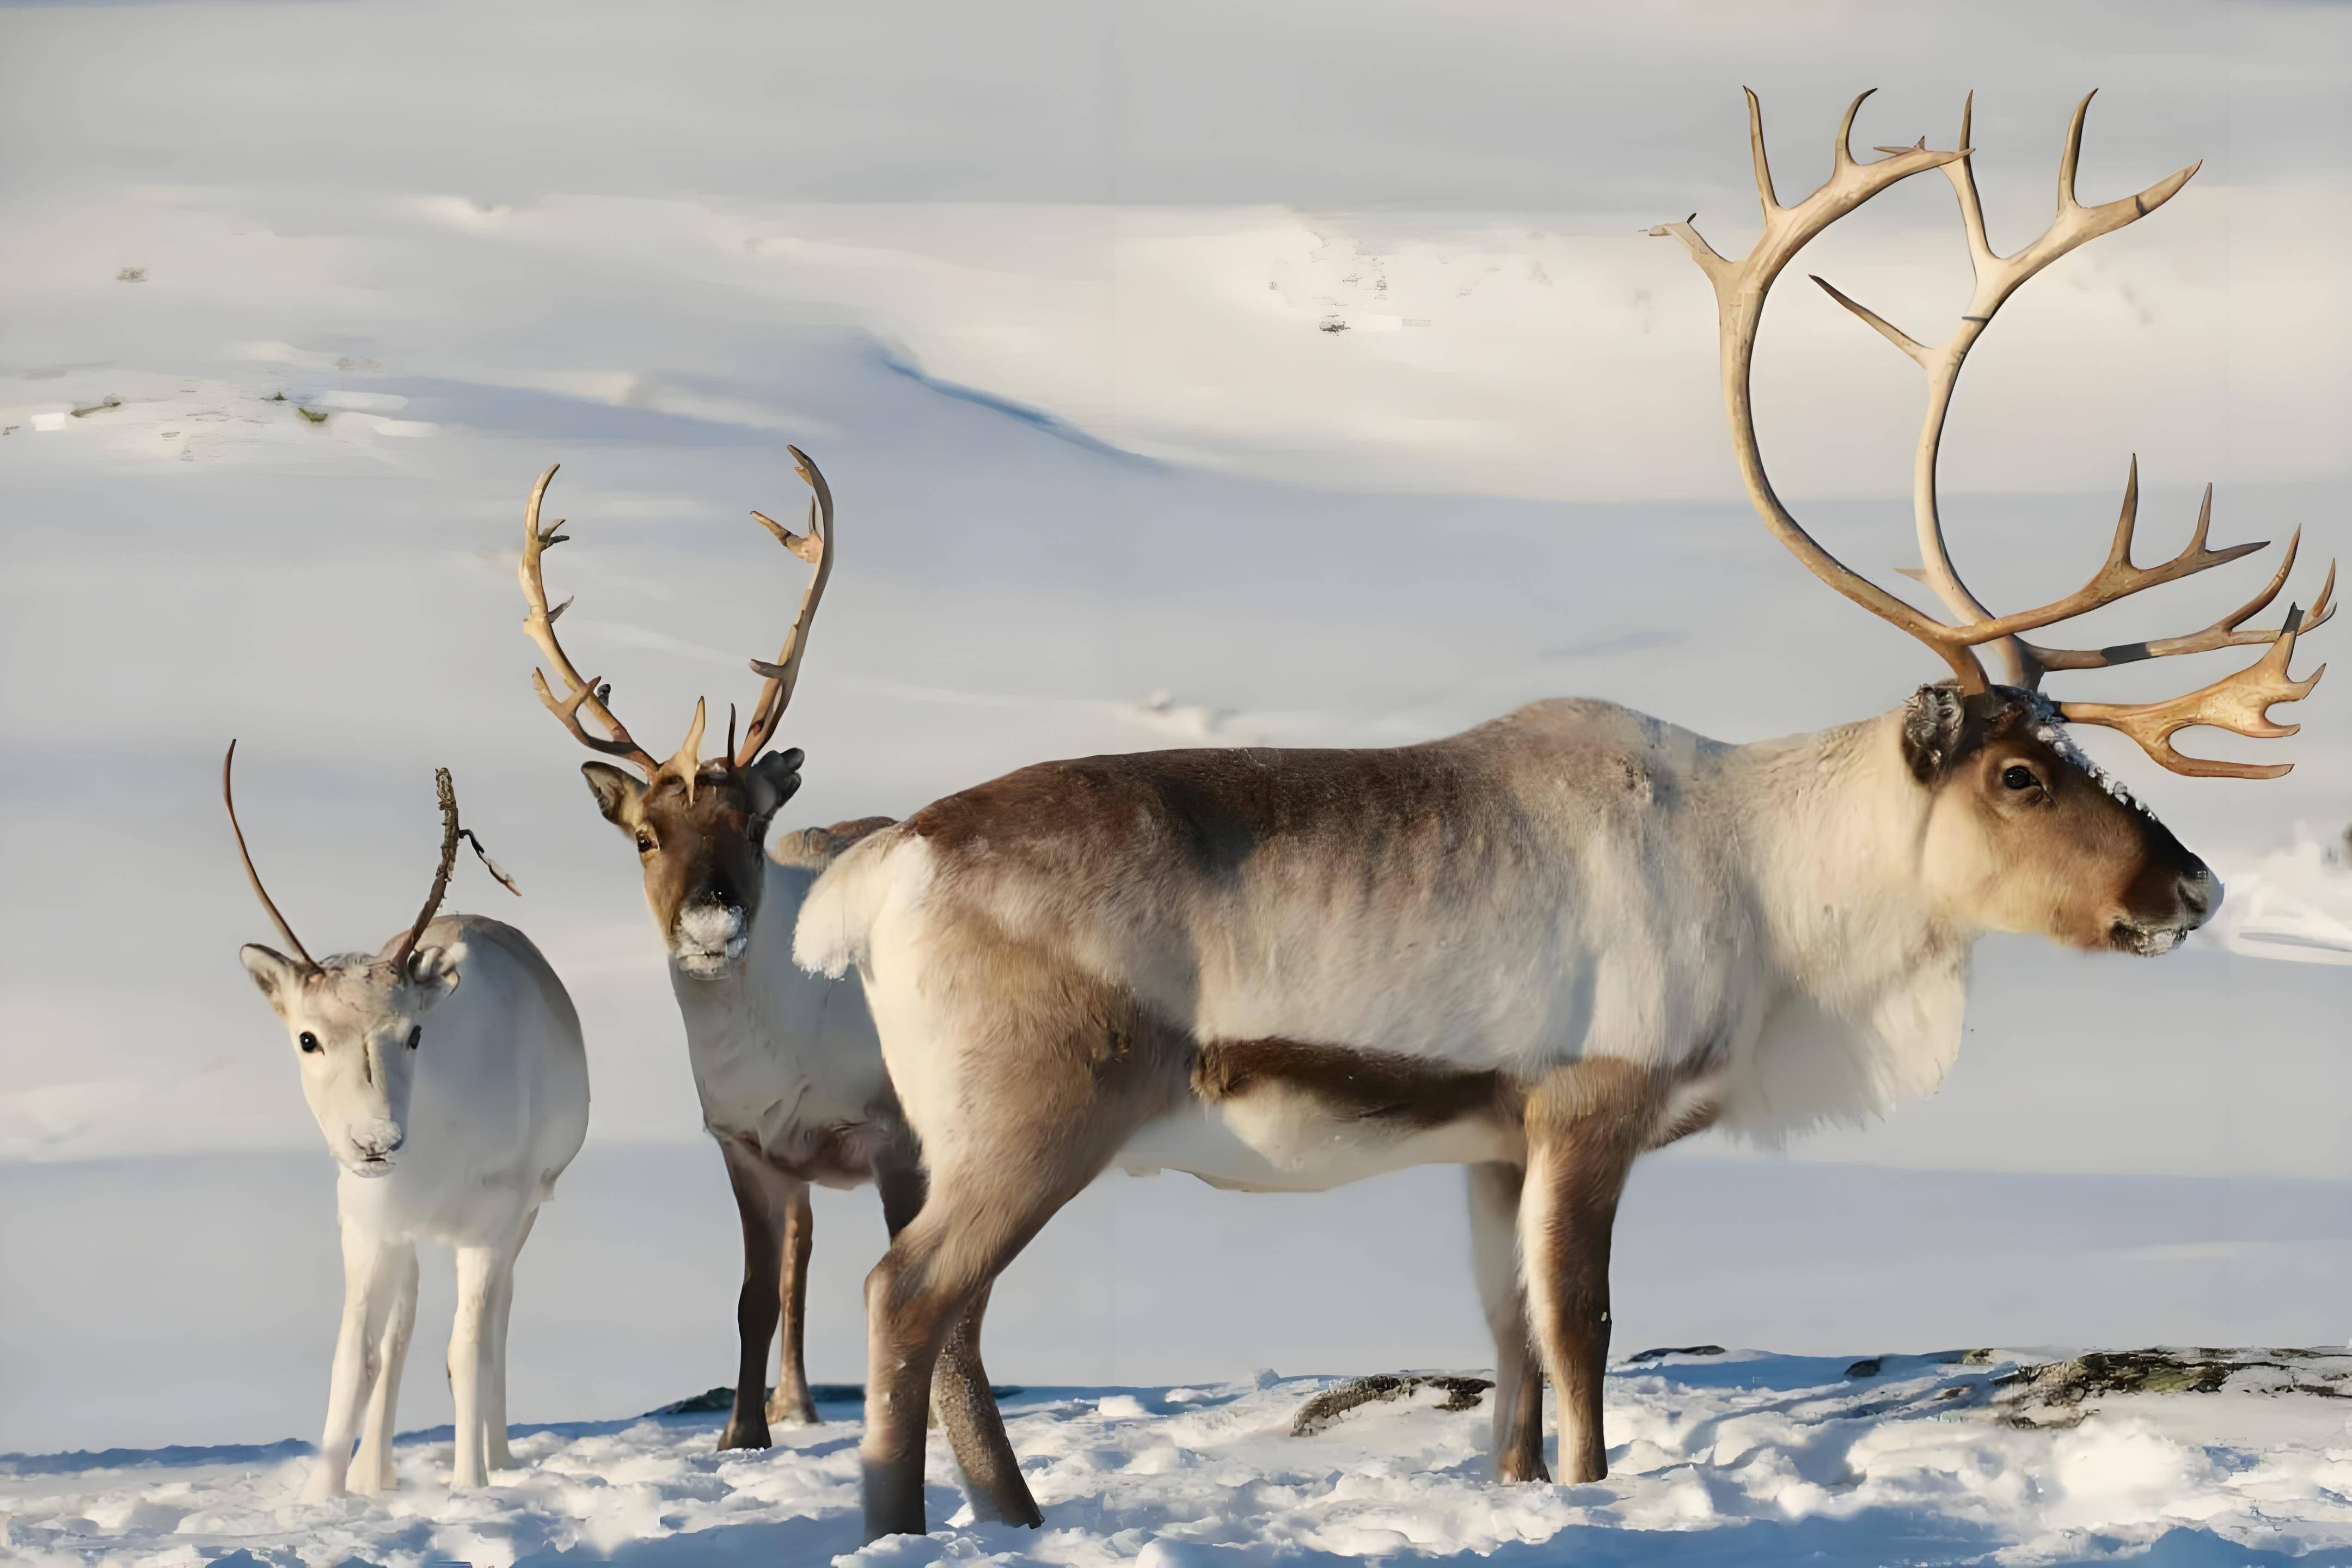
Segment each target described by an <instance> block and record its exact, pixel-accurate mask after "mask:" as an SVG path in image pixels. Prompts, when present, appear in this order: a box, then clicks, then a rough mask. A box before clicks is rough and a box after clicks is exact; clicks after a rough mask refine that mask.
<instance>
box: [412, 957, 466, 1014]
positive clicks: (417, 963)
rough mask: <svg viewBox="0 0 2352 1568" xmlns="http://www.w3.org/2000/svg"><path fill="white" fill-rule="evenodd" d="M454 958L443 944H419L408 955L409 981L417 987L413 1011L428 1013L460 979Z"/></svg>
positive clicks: (455, 987) (453, 989)
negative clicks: (426, 945)
mask: <svg viewBox="0 0 2352 1568" xmlns="http://www.w3.org/2000/svg"><path fill="white" fill-rule="evenodd" d="M460 978H461V977H460V975H459V974H458V973H457V956H456V955H455V954H454V953H452V952H450V951H449V950H448V949H447V948H446V947H420V948H418V949H417V950H416V951H415V952H412V953H410V954H409V955H408V983H409V984H411V985H413V986H415V988H416V1010H417V1011H418V1012H419V1013H429V1012H431V1011H432V1010H433V1008H434V1006H435V1005H436V1004H437V1003H439V1002H440V1001H441V1000H442V999H443V998H444V997H446V996H447V995H448V994H449V993H451V992H452V991H455V990H456V989H457V982H458V980H459V979H460Z"/></svg>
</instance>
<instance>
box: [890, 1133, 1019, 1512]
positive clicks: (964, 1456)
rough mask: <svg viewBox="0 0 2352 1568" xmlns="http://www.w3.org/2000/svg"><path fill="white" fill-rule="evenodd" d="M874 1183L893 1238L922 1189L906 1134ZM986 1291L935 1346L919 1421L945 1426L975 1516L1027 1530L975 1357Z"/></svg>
mask: <svg viewBox="0 0 2352 1568" xmlns="http://www.w3.org/2000/svg"><path fill="white" fill-rule="evenodd" d="M874 1181H875V1185H876V1186H877V1188H878V1189H879V1190H880V1192H881V1194H882V1219H883V1223H884V1224H885V1225H887V1226H889V1228H890V1235H891V1237H893V1238H894V1239H895V1238H896V1237H897V1236H898V1233H899V1232H900V1231H902V1230H904V1229H906V1228H907V1225H908V1222H909V1221H910V1220H912V1219H913V1218H914V1217H915V1215H918V1214H919V1213H920V1212H921V1211H922V1207H923V1196H924V1193H925V1191H926V1182H925V1178H924V1175H923V1167H922V1161H921V1152H920V1151H919V1150H918V1149H917V1148H916V1146H915V1142H914V1140H913V1138H912V1137H911V1136H910V1137H907V1138H903V1139H900V1140H898V1142H897V1143H896V1144H895V1146H894V1147H892V1148H891V1149H889V1150H888V1151H887V1152H885V1153H884V1155H883V1156H882V1157H881V1158H880V1159H879V1160H877V1162H876V1163H875V1173H874ZM988 1294H989V1293H988V1290H987V1289H982V1290H981V1292H980V1294H979V1295H978V1297H977V1298H975V1300H973V1302H972V1305H971V1307H970V1308H969V1309H968V1310H966V1311H965V1313H964V1315H963V1317H962V1318H961V1320H960V1321H958V1322H957V1324H956V1326H955V1328H954V1329H953V1330H952V1331H950V1333H949V1335H948V1339H947V1343H946V1344H945V1345H944V1346H942V1347H941V1348H940V1359H939V1363H938V1365H937V1366H936V1367H935V1368H934V1369H933V1372H934V1381H933V1383H932V1384H931V1398H930V1405H929V1411H928V1412H927V1417H926V1418H927V1424H928V1425H933V1426H944V1427H946V1428H947V1434H948V1447H950V1449H951V1450H953V1452H954V1454H955V1458H956V1468H958V1469H959V1470H961V1471H962V1472H963V1478H964V1489H965V1490H966V1491H968V1492H970V1493H971V1498H972V1511H973V1512H974V1513H975V1514H977V1515H979V1516H980V1517H981V1518H982V1519H985V1520H988V1521H990V1522H992V1523H996V1524H1022V1525H1027V1526H1028V1527H1030V1528H1031V1529H1033V1530H1034V1529H1035V1528H1037V1527H1038V1526H1039V1525H1042V1524H1043V1523H1045V1515H1044V1514H1043V1513H1041V1512H1039V1511H1038V1509H1037V1500H1036V1499H1035V1498H1034V1497H1032V1496H1031V1495H1030V1493H1029V1483H1028V1481H1027V1480H1025V1479H1023V1477H1022V1474H1021V1460H1020V1458H1019V1456H1017V1455H1016V1454H1014V1453H1013V1440H1012V1439H1011V1438H1010V1437H1008V1436H1006V1435H1005V1431H1004V1421H1003V1417H1002V1415H999V1414H998V1412H997V1409H996V1394H995V1392H994V1390H993V1389H992V1387H991V1386H990V1384H989V1381H988V1368H987V1367H986V1366H985V1365H984V1364H982V1362H981V1359H980V1322H981V1318H982V1315H983V1314H984V1313H985V1312H986V1311H987V1310H988Z"/></svg>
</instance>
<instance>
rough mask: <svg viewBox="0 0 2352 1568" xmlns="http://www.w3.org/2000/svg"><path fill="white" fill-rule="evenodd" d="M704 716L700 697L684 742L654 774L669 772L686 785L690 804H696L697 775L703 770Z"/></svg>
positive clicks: (657, 776)
mask: <svg viewBox="0 0 2352 1568" xmlns="http://www.w3.org/2000/svg"><path fill="white" fill-rule="evenodd" d="M703 716H704V715H703V703H702V699H701V698H699V697H698V698H696V699H695V700H694V721H693V722H692V723H690V724H688V726H687V727H686V740H685V742H684V743H682V744H681V745H680V746H679V747H678V749H677V752H676V753H675V754H673V755H672V756H671V757H670V759H669V761H667V762H666V763H662V765H661V766H660V767H658V768H656V769H655V770H654V772H653V775H652V776H653V777H654V778H659V777H661V775H662V774H664V773H667V774H669V775H670V776H671V777H672V778H675V779H677V781H678V783H679V784H683V785H685V786H686V800H687V804H688V805H693V804H694V780H695V775H696V774H697V773H699V772H701V770H702V724H703Z"/></svg>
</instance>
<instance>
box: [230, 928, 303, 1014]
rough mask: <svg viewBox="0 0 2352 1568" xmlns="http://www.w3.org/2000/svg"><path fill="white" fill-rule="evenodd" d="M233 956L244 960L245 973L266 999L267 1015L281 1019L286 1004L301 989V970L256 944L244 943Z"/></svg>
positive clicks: (276, 952) (297, 964)
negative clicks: (273, 1014)
mask: <svg viewBox="0 0 2352 1568" xmlns="http://www.w3.org/2000/svg"><path fill="white" fill-rule="evenodd" d="M236 955H237V957H239V958H241V959H243V960H245V972H246V973H247V974H250V975H252V976H253V983H254V984H256V985H258V986H260V987H261V994H263V995H264V996H267V997H268V998H269V1007H270V1011H272V1012H274V1013H276V1014H277V1015H278V1016H279V1017H281V1018H283V1017H284V1016H286V1008H287V1005H288V1004H289V1003H291V1002H292V1001H293V999H294V994H295V992H297V991H299V989H301V985H302V966H301V965H300V964H299V963H295V962H294V961H293V960H292V959H290V958H289V957H287V956H286V955H285V954H284V953H282V952H278V951H277V950H275V949H274V948H267V947H263V946H262V945H261V944H260V943H258V942H248V943H247V944H246V945H245V946H243V947H241V948H239V949H237V950H236Z"/></svg>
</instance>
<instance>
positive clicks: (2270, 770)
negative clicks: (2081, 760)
mask: <svg viewBox="0 0 2352 1568" xmlns="http://www.w3.org/2000/svg"><path fill="white" fill-rule="evenodd" d="M2329 585H2330V587H2333V586H2334V584H2333V580H2332V577H2331V581H2330V584H2329ZM2304 629H2305V628H2304V626H2303V608H2302V606H2301V605H2290V606H2289V607H2288V609H2287V613H2286V624H2285V625H2284V626H2281V627H2280V628H2279V632H2278V635H2277V637H2275V638H2273V640H2272V642H2271V646H2270V647H2269V649H2268V651H2266V652H2265V653H2264V654H2263V657H2262V658H2259V659H2257V660H2255V661H2254V662H2253V663H2252V664H2251V665H2248V666H2247V667H2246V668H2243V669H2242V670H2240V671H2238V672H2237V673H2236V674H2235V675H2231V676H2226V677H2224V678H2223V679H2220V680H2217V681H2215V682H2214V683H2213V684H2212V685H2210V686H2207V687H2203V688H2200V689H2198V690H2195V691H2191V692H2189V693H2187V694H2185V695H2183V696H2179V697H2175V698H2171V699H2169V700H2166V701H2162V702H2145V703H2137V704H2128V705H2118V704H2113V703H2105V702H2062V703H2060V704H2059V705H2058V711H2059V713H2060V715H2061V716H2062V717H2063V718H2065V719H2066V720H2068V721H2070V722H2073V723H2077V724H2096V725H2099V726H2101V727H2102V728H2104V729H2109V730H2119V731H2122V732H2123V733H2125V734H2126V735H2129V736H2130V737H2131V738H2132V739H2133V740H2134V741H2137V742H2139V746H2140V749H2141V750H2142V751H2144V752H2147V754H2148V755H2149V756H2151V757H2153V758H2154V759H2156V761H2157V762H2158V763H2160V764H2162V765H2163V766H2164V767H2167V768H2168V769H2170V770H2171V771H2172V772H2174V773H2186V774H2188V775H2189V777H2191V778H2233V779H2274V778H2282V777H2284V776H2285V775H2286V774H2287V773H2292V772H2293V771H2294V763H2225V762H2220V761H2217V760H2215V759H2213V758H2210V757H2191V756H2187V755H2184V754H2183V753H2182V752H2179V751H2176V750H2174V748H2173V745H2172V737H2173V736H2174V735H2175V734H2177V733H2178V732H2179V731H2182V730H2186V729H2189V728H2190V727H2192V726H2194V725H2199V724H2208V725H2211V726H2212V727H2213V728H2215V729H2217V730H2231V731H2236V732H2237V733H2239V734H2241V735H2247V736H2251V737H2252V738H2253V739H2255V740H2262V741H2268V740H2277V739H2280V738H2283V737H2284V736H2288V735H2292V734H2294V733H2295V732H2296V731H2299V730H2300V729H2302V728H2303V726H2301V725H2300V724H2280V723H2276V722H2273V720H2272V719H2271V716H2270V710H2271V706H2272V704H2273V703H2278V702H2295V701H2300V700H2302V699H2304V698H2305V697H2308V696H2310V695H2311V689H2312V688H2313V687H2315V686H2317V685H2318V684H2319V678H2320V677H2321V676H2323V675H2326V673H2327V667H2326V665H2324V664H2323V665H2321V666H2320V667H2319V668H2317V669H2315V670H2313V671H2312V672H2311V673H2310V674H2309V675H2307V676H2305V677H2304V678H2303V679H2301V680H2296V679H2294V678H2293V677H2292V676H2290V675H2289V674H2288V673H2287V666H2288V664H2289V663H2290V662H2291V661H2292V660H2293V659H2294V644H2295V638H2296V637H2297V636H2299V635H2300V634H2301V632H2302V631H2303V630H2304Z"/></svg>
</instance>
